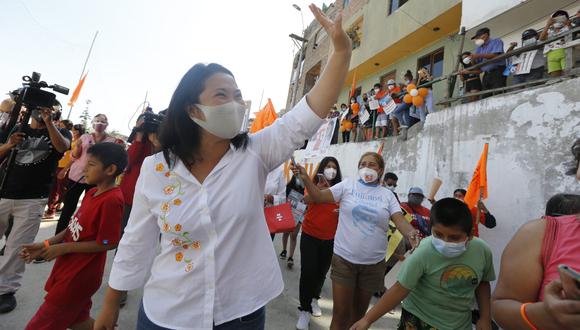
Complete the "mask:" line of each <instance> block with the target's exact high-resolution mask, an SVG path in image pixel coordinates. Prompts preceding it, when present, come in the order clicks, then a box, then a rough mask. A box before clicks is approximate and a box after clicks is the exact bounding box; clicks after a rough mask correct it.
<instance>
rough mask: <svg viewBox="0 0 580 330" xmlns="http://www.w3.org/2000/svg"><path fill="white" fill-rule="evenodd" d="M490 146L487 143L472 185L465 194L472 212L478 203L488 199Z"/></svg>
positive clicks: (474, 173) (476, 168)
mask: <svg viewBox="0 0 580 330" xmlns="http://www.w3.org/2000/svg"><path fill="white" fill-rule="evenodd" d="M488 148H489V144H488V143H486V144H485V145H484V146H483V152H482V154H481V157H480V158H479V161H478V162H477V167H475V171H474V172H473V178H472V179H471V183H470V184H469V187H468V188H467V194H465V199H464V201H465V204H467V206H468V207H469V209H470V210H471V209H472V208H474V207H475V206H476V205H477V201H479V200H480V199H485V198H487V152H488Z"/></svg>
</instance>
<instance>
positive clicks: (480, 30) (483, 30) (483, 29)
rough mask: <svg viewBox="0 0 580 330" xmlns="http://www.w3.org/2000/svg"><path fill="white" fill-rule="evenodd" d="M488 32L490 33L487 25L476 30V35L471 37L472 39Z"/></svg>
mask: <svg viewBox="0 0 580 330" xmlns="http://www.w3.org/2000/svg"><path fill="white" fill-rule="evenodd" d="M486 33H487V34H489V28H486V27H484V28H481V29H479V30H477V32H475V35H474V36H473V37H472V38H471V40H473V39H475V38H477V37H479V36H481V35H482V34H486Z"/></svg>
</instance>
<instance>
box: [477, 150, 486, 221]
mask: <svg viewBox="0 0 580 330" xmlns="http://www.w3.org/2000/svg"><path fill="white" fill-rule="evenodd" d="M485 146H487V148H485ZM484 148H485V158H484V160H483V161H484V164H483V168H485V169H486V172H487V155H488V154H489V143H486V144H485V145H484ZM486 176H487V175H486ZM486 181H487V177H486ZM484 189H485V187H484V186H482V185H481V184H480V186H479V200H478V202H477V214H476V216H475V225H476V226H479V224H480V223H481V211H482V208H481V201H482V200H483V190H484Z"/></svg>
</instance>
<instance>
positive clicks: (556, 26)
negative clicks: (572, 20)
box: [554, 22, 564, 29]
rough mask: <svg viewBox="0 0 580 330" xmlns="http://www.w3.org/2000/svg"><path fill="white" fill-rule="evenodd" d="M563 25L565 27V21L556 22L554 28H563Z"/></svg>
mask: <svg viewBox="0 0 580 330" xmlns="http://www.w3.org/2000/svg"><path fill="white" fill-rule="evenodd" d="M562 27H564V23H562V22H556V23H554V28H555V29H561V28H562Z"/></svg>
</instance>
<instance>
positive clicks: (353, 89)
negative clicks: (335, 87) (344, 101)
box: [348, 71, 356, 102]
mask: <svg viewBox="0 0 580 330" xmlns="http://www.w3.org/2000/svg"><path fill="white" fill-rule="evenodd" d="M355 91H356V71H354V72H353V73H352V86H351V87H350V95H349V96H348V98H349V99H350V98H352V97H353V95H354V92H355ZM349 102H350V100H349Z"/></svg>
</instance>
